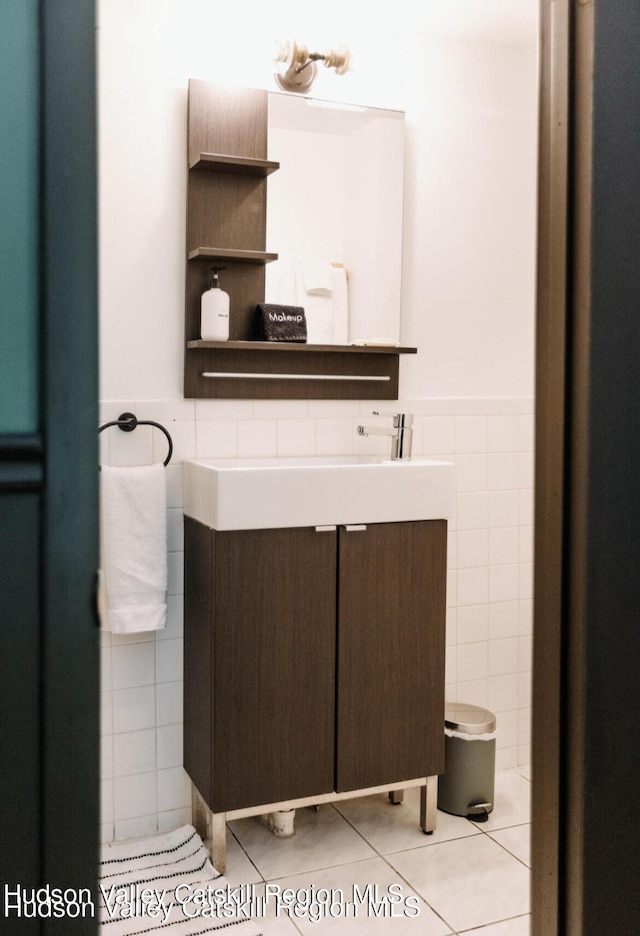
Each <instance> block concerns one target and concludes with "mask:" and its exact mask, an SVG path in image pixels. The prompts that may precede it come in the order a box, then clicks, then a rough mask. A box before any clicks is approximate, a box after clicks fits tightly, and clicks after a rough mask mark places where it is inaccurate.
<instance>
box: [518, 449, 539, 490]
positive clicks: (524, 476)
mask: <svg viewBox="0 0 640 936" xmlns="http://www.w3.org/2000/svg"><path fill="white" fill-rule="evenodd" d="M534 474H535V472H534V456H533V452H519V453H518V487H520V488H532V487H533V486H534Z"/></svg>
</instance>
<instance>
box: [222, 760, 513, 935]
mask: <svg viewBox="0 0 640 936" xmlns="http://www.w3.org/2000/svg"><path fill="white" fill-rule="evenodd" d="M530 791H531V783H530V775H529V772H528V769H526V768H517V769H513V770H505V771H499V772H498V773H497V774H496V790H495V808H494V811H493V812H492V813H491V815H490V817H489V819H488V821H487V822H486V823H483V824H475V823H472V822H469V821H468V820H467V819H464V818H460V817H457V816H450V815H447V814H446V813H443V812H440V811H439V812H438V827H437V829H436V831H435V832H434V834H433V835H431V836H429V837H427V836H425V835H424V834H423V833H422V831H421V830H420V828H419V825H418V816H419V805H418V798H419V797H418V791H417V790H407V791H406V793H405V798H404V802H403V803H402V805H400V806H392V805H391V804H390V803H389V801H388V798H387V797H386V796H385V795H377V796H369V797H365V798H363V799H359V800H347V801H345V802H342V803H337V804H335V805H325V806H321V807H320V808H319V809H318V810H314V809H303V810H299V811H298V812H297V815H296V834H295V835H294V836H293V837H292V838H289V839H278V838H276V837H275V836H274V835H273V834H272V833H271V832H269V830H268V829H267V828H266V827H265V826H264V825H263V824H262V823H261V822H260V820H259V819H256V818H253V819H239V820H235V821H233V822H231V823H229V828H230V830H231V833H232V834H227V852H228V863H227V873H226V877H227V878H228V880H229V883H230V884H231V885H232V886H234V887H235V886H238V885H240V884H249V883H254V884H256V893H258V894H261V895H264V894H265V888H266V887H267V886H268V885H274V886H275V885H278V886H279V887H280V888H281V889H284V888H293V889H295V890H296V891H297V892H298V896H297V899H296V901H295V904H294V906H295V912H296V914H297V916H296V918H295V920H294V919H293V918H292V917H291V916H289V915H287V914H286V913H281V914H279V915H277V916H276V914H275V910H274V909H272V903H271V902H269V903H268V905H267V909H266V916H265V918H264V921H263V923H264V925H263V926H262V929H263V931H264V934H265V936H296V934H297V933H300V934H303V936H305V934H312V933H324V932H327V933H330V934H332V936H356V934H369V933H370V934H372V936H374V934H385V936H386V934H387V933H394V934H397V936H405V934H416V936H417V934H419V936H452V934H462V933H464V934H465V936H528V933H529V867H530V865H529V829H530V825H529V823H530V805H529V803H530ZM392 884H393V885H398V886H397V887H395V888H392V893H393V894H395V895H397V897H398V902H397V903H395V904H392V903H390V902H387V903H386V904H385V902H384V901H383V902H382V903H381V902H380V901H379V898H380V897H383V896H386V895H387V894H388V893H389V892H388V891H387V888H388V887H389V885H392ZM367 885H371V887H370V888H369V890H368V891H366V890H365V888H366V886H367ZM374 885H377V887H378V892H377V894H376V893H375V891H374ZM356 886H357V887H356ZM323 888H324V889H327V890H328V891H329V892H330V893H332V896H333V897H334V898H335V900H334V905H333V907H332V908H331V910H328V909H327V907H328V903H327V904H324V903H323V898H324V897H325V895H324V893H323V892H322V890H321V889H323ZM331 889H339V891H338V890H334V891H333V892H332V891H331ZM314 897H315V898H316V902H315V904H314V903H313V898H314ZM306 900H311V902H312V906H310V907H309V908H308V909H307V908H306V907H305V901H306ZM381 908H382V909H381ZM417 908H419V912H416V909H417ZM314 910H315V911H318V910H319V911H320V912H319V916H320V919H319V920H318V919H312V917H314V916H315V913H314Z"/></svg>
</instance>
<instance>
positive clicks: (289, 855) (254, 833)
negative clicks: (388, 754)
mask: <svg viewBox="0 0 640 936" xmlns="http://www.w3.org/2000/svg"><path fill="white" fill-rule="evenodd" d="M229 826H230V828H231V830H232V831H233V834H234V835H235V836H236V838H237V839H238V841H239V842H240V844H241V845H242V847H243V848H244V849H245V851H246V852H247V854H248V855H249V857H250V859H251V861H252V862H253V864H254V865H255V866H256V868H257V869H258V870H259V872H260V873H261V875H262V876H263V878H264V879H265V880H267V881H269V880H272V879H273V878H276V877H283V876H284V875H285V874H295V873H296V872H298V871H311V870H314V869H316V868H328V867H332V866H333V865H337V864H344V863H346V862H348V861H358V860H360V859H363V858H370V857H373V856H374V854H375V852H374V851H373V849H372V848H371V847H370V846H369V845H367V843H366V842H365V841H364V839H362V837H361V836H360V835H358V833H357V832H356V831H355V830H354V829H352V828H351V826H350V825H349V823H348V822H347V821H346V820H345V819H344V818H343V817H342V816H341V815H340V814H339V813H337V812H336V810H335V809H334V808H333V806H329V805H325V806H321V807H320V808H319V810H318V811H317V812H316V811H315V810H313V809H298V810H297V811H296V820H295V827H296V831H295V835H293V836H292V837H291V838H284V839H282V838H277V837H276V836H275V835H273V833H272V832H270V831H269V829H267V827H266V826H265V825H263V824H262V822H261V821H260V820H259V819H258V818H257V817H253V818H250V819H235V820H234V821H233V822H230V823H229Z"/></svg>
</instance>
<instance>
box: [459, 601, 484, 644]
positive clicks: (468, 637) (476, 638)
mask: <svg viewBox="0 0 640 936" xmlns="http://www.w3.org/2000/svg"><path fill="white" fill-rule="evenodd" d="M457 637H458V641H457V642H458V644H477V643H479V642H480V641H485V640H488V639H489V606H488V605H487V604H479V605H465V606H462V607H459V608H458V609H457Z"/></svg>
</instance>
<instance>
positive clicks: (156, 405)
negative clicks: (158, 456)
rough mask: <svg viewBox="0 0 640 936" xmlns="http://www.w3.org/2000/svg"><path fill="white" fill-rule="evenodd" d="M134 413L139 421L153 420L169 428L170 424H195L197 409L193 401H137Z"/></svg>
mask: <svg viewBox="0 0 640 936" xmlns="http://www.w3.org/2000/svg"><path fill="white" fill-rule="evenodd" d="M134 411H135V412H136V415H137V416H138V419H153V420H154V422H159V423H162V424H163V425H166V426H167V428H169V425H168V424H169V423H174V422H189V421H191V422H193V420H194V419H195V417H196V408H195V403H194V401H193V400H136V401H135V403H134Z"/></svg>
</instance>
